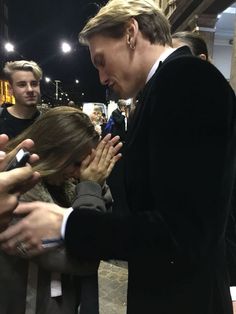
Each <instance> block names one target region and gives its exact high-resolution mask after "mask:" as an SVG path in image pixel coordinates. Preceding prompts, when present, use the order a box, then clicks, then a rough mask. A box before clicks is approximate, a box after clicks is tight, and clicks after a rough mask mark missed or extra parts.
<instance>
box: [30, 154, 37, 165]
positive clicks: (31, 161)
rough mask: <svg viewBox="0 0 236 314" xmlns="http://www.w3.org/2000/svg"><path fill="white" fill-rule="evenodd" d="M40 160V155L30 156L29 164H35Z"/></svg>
mask: <svg viewBox="0 0 236 314" xmlns="http://www.w3.org/2000/svg"><path fill="white" fill-rule="evenodd" d="M38 160H39V155H37V154H32V155H30V159H29V163H30V164H34V163H35V162H36V161H38Z"/></svg>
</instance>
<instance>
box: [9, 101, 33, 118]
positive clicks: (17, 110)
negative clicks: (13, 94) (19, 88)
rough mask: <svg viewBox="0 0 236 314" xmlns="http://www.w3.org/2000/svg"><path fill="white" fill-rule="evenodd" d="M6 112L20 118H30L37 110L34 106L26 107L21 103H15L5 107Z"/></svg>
mask: <svg viewBox="0 0 236 314" xmlns="http://www.w3.org/2000/svg"><path fill="white" fill-rule="evenodd" d="M7 110H8V112H9V113H10V114H11V115H13V116H14V117H16V118H20V119H31V118H32V117H33V115H34V114H35V112H36V111H37V107H36V106H32V107H26V106H22V105H18V104H17V103H16V104H15V105H13V106H11V107H9V108H7Z"/></svg>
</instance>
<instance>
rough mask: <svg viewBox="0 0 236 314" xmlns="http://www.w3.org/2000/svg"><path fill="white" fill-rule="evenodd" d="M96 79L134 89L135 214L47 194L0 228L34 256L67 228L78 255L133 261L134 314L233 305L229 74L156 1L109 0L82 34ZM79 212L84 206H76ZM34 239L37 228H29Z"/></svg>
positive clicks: (186, 312)
mask: <svg viewBox="0 0 236 314" xmlns="http://www.w3.org/2000/svg"><path fill="white" fill-rule="evenodd" d="M80 36H81V37H80V39H81V41H82V42H83V43H85V44H86V45H88V47H89V51H90V55H91V60H92V62H93V64H94V66H95V67H96V68H97V70H98V73H99V77H100V81H101V83H102V84H103V85H106V86H107V87H109V88H111V89H112V90H113V91H114V92H115V93H117V94H118V95H119V97H120V98H123V99H128V98H132V97H136V96H137V95H139V96H138V100H139V102H138V105H137V107H136V109H135V113H134V116H133V118H132V122H131V124H130V126H129V129H128V134H127V138H126V144H125V145H126V149H125V152H124V167H125V171H124V176H125V192H126V197H127V203H128V207H129V211H128V213H124V214H123V215H121V214H119V215H117V213H101V212H98V211H96V210H87V209H86V208H81V206H80V204H79V198H78V199H77V200H76V201H75V202H74V204H73V205H72V207H73V209H74V210H73V209H69V210H68V211H67V213H66V215H63V213H64V210H63V209H61V208H59V207H58V206H56V205H54V206H53V204H48V203H39V202H35V203H28V204H20V205H19V207H18V213H21V214H23V213H24V214H26V213H27V212H28V213H30V214H29V215H28V216H27V217H25V218H24V219H22V220H21V222H20V223H18V225H15V226H12V227H11V228H9V229H8V230H7V231H6V232H4V233H2V234H0V241H3V242H4V245H3V247H4V248H5V249H6V251H10V252H11V253H12V252H14V251H15V252H16V251H17V249H16V247H17V241H19V239H21V241H23V242H24V243H25V246H26V247H27V248H28V253H29V254H30V253H31V252H32V254H33V253H35V250H36V251H37V250H40V248H41V250H42V249H43V246H42V239H45V238H55V237H60V235H62V238H63V239H64V241H65V245H66V247H67V249H68V251H69V252H70V253H71V254H72V255H73V256H75V257H77V258H84V259H85V258H90V259H96V258H97V259H114V258H115V259H125V260H127V261H128V266H129V281H128V299H127V313H128V314H143V313H147V314H153V313H154V314H173V313H174V314H232V302H231V298H230V292H229V281H228V270H227V267H226V258H225V251H226V243H225V228H226V225H227V219H228V215H229V210H230V197H231V192H232V187H233V181H234V176H235V175H234V174H235V171H234V170H235V167H234V164H235V149H236V145H235V142H236V133H235V131H236V100H235V95H234V92H233V90H232V89H231V87H230V86H229V84H228V82H227V81H226V80H225V78H224V77H223V76H222V74H221V73H220V72H219V71H218V70H217V69H216V68H215V67H214V66H213V65H212V64H210V63H209V62H205V61H203V60H201V59H200V58H196V57H193V56H192V54H191V51H190V49H189V48H188V47H180V48H178V49H174V48H173V47H172V41H171V34H170V26H169V22H168V20H167V19H166V18H165V16H164V15H163V14H162V13H161V11H160V10H159V8H158V7H157V5H156V3H155V2H153V1H151V0H110V1H109V2H108V3H107V4H106V5H105V6H104V7H103V8H101V9H100V11H99V12H98V13H97V14H96V16H95V17H94V18H91V19H90V20H89V21H88V23H87V25H86V26H85V27H84V29H83V30H82V32H81V34H80ZM77 209H79V210H77ZM30 234H31V235H32V236H29V235H30Z"/></svg>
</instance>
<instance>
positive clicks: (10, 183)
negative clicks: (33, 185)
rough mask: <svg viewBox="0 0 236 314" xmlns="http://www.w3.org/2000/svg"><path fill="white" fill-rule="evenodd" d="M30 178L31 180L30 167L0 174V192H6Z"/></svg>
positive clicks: (31, 172)
mask: <svg viewBox="0 0 236 314" xmlns="http://www.w3.org/2000/svg"><path fill="white" fill-rule="evenodd" d="M31 178H33V171H32V168H31V167H30V166H26V167H22V168H17V169H13V170H10V171H4V172H1V173H0V190H1V192H8V191H10V190H12V189H13V188H15V187H16V186H19V185H21V184H22V183H25V182H26V181H27V180H29V179H31Z"/></svg>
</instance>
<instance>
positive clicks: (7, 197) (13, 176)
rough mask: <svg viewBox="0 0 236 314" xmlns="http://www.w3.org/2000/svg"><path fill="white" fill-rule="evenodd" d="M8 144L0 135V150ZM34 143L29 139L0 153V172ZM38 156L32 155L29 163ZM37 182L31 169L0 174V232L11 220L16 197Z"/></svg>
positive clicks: (3, 136)
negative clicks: (6, 151)
mask: <svg viewBox="0 0 236 314" xmlns="http://www.w3.org/2000/svg"><path fill="white" fill-rule="evenodd" d="M7 142H8V136H7V135H5V134H1V135H0V149H4V147H5V145H6V144H7ZM33 145H34V142H33V141H32V140H30V139H27V140H24V141H22V142H21V143H20V144H19V145H18V146H17V147H16V148H15V149H13V150H12V151H11V152H10V153H8V154H6V153H5V152H4V151H0V171H1V170H3V169H4V168H5V167H6V166H7V164H8V163H9V161H10V160H11V159H12V158H13V157H14V156H15V154H16V152H17V151H18V150H19V149H20V148H21V147H25V148H27V149H30V148H31V147H32V146H33ZM38 158H39V157H38V156H37V155H35V154H33V155H31V157H30V162H34V161H36V160H38ZM38 181H39V174H38V173H36V172H35V173H33V171H32V169H31V167H30V166H29V165H28V166H27V167H22V168H19V169H14V170H11V171H8V172H2V173H0V230H3V229H5V228H6V226H7V225H8V223H9V222H10V220H11V218H12V212H13V210H14V209H15V207H16V206H17V204H18V197H19V195H20V194H21V193H23V192H25V191H27V190H28V189H30V188H32V187H33V186H34V185H35V184H36V183H37V182H38Z"/></svg>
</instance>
